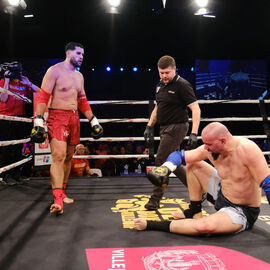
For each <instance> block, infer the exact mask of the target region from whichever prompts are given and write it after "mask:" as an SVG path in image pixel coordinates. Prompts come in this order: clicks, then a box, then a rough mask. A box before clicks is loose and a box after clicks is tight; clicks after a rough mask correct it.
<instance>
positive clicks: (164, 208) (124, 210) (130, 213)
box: [111, 195, 209, 229]
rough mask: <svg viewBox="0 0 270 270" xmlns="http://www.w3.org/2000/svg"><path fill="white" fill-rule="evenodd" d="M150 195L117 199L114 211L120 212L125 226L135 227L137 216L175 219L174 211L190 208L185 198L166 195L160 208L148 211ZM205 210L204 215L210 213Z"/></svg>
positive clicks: (148, 218)
mask: <svg viewBox="0 0 270 270" xmlns="http://www.w3.org/2000/svg"><path fill="white" fill-rule="evenodd" d="M149 198H150V196H149V195H134V196H133V198H132V199H120V200H117V201H116V204H115V206H114V207H112V208H111V210H112V212H114V213H120V214H121V220H122V224H123V228H126V229H133V221H134V219H135V218H144V219H146V220H155V221H162V220H173V219H174V218H173V217H172V215H171V214H172V212H175V211H177V212H181V211H183V210H185V209H188V208H189V203H188V202H186V201H185V200H184V199H167V198H165V197H163V198H162V200H161V201H160V208H159V209H158V210H155V211H148V210H146V209H145V207H144V205H145V204H146V203H147V202H148V200H149ZM202 211H203V215H205V216H208V215H209V214H208V213H207V212H206V211H204V210H202Z"/></svg>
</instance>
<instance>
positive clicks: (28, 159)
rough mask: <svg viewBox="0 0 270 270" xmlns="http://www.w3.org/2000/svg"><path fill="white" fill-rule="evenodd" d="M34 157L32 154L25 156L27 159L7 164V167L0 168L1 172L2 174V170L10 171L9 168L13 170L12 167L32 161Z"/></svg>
mask: <svg viewBox="0 0 270 270" xmlns="http://www.w3.org/2000/svg"><path fill="white" fill-rule="evenodd" d="M32 158H33V157H32V156H30V157H28V158H25V159H22V160H20V161H18V162H15V163H12V164H10V165H7V166H5V167H2V168H0V174H1V173H2V172H6V171H8V170H11V169H13V168H16V167H18V166H20V165H22V164H24V163H26V162H28V161H30V160H31V159H32Z"/></svg>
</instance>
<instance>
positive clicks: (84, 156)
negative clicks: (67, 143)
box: [72, 154, 149, 159]
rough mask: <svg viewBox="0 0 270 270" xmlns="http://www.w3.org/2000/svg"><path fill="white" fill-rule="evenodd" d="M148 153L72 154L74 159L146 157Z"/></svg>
mask: <svg viewBox="0 0 270 270" xmlns="http://www.w3.org/2000/svg"><path fill="white" fill-rule="evenodd" d="M146 157H149V155H135V154H134V155H81V156H79V155H78V156H77V155H76V156H73V157H72V158H75V159H105V158H108V159H120V158H146Z"/></svg>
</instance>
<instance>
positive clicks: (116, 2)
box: [108, 0, 121, 8]
mask: <svg viewBox="0 0 270 270" xmlns="http://www.w3.org/2000/svg"><path fill="white" fill-rule="evenodd" d="M108 2H109V4H110V6H111V7H114V8H117V7H119V6H120V4H121V1H120V0H108Z"/></svg>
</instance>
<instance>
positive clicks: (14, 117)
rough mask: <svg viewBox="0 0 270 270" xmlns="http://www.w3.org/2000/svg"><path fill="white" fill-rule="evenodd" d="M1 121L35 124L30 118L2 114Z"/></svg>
mask: <svg viewBox="0 0 270 270" xmlns="http://www.w3.org/2000/svg"><path fill="white" fill-rule="evenodd" d="M0 120H10V121H19V122H27V123H32V122H33V120H32V119H30V118H25V117H18V116H11V115H4V114H0Z"/></svg>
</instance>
